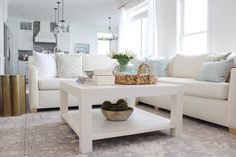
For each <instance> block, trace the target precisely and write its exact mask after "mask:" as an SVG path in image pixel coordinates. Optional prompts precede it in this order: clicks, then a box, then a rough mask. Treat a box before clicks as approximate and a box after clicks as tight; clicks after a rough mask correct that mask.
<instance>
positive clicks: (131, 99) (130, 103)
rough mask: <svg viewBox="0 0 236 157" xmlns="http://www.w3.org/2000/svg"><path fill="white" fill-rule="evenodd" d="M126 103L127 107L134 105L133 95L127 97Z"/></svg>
mask: <svg viewBox="0 0 236 157" xmlns="http://www.w3.org/2000/svg"><path fill="white" fill-rule="evenodd" d="M127 103H128V106H129V107H132V108H134V107H135V104H136V99H135V97H130V98H127Z"/></svg>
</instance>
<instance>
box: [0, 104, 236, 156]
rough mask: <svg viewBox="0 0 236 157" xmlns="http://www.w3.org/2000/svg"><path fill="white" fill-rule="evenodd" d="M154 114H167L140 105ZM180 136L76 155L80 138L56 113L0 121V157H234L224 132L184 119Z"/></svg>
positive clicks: (232, 139)
mask: <svg viewBox="0 0 236 157" xmlns="http://www.w3.org/2000/svg"><path fill="white" fill-rule="evenodd" d="M138 107H139V108H141V109H144V110H146V111H149V112H152V113H154V114H159V115H164V116H167V117H168V116H169V113H168V112H167V111H158V112H157V111H156V110H154V109H153V108H152V107H148V106H144V105H139V106H138ZM183 123H184V127H183V135H182V136H181V137H179V138H175V137H171V136H169V131H163V132H152V133H146V134H139V135H133V136H126V137H119V138H112V139H106V140H98V141H94V142H93V147H94V151H93V153H90V154H89V155H80V154H79V138H78V137H77V136H76V134H75V133H74V132H73V131H72V130H71V129H70V127H69V126H68V125H66V124H62V123H61V122H60V114H59V111H51V112H40V113H29V114H26V115H24V116H21V117H11V118H0V157H80V156H91V157H92V156H94V157H189V156H191V157H211V156H212V157H235V156H236V136H232V135H230V134H229V133H228V130H227V128H225V127H221V126H218V125H214V124H210V123H207V122H203V121H200V120H196V119H192V118H189V117H185V118H184V121H183Z"/></svg>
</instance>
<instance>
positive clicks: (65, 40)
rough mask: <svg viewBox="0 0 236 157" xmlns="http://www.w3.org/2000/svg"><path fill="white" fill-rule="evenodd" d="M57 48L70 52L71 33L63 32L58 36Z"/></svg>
mask: <svg viewBox="0 0 236 157" xmlns="http://www.w3.org/2000/svg"><path fill="white" fill-rule="evenodd" d="M57 46H58V47H59V48H60V50H62V51H70V33H69V32H62V33H59V34H58V37H57Z"/></svg>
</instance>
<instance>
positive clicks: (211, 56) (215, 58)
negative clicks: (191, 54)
mask: <svg viewBox="0 0 236 157" xmlns="http://www.w3.org/2000/svg"><path fill="white" fill-rule="evenodd" d="M230 54H231V53H217V54H209V55H208V56H207V59H206V60H205V62H218V61H223V60H226V59H227V57H228V56H229V55H230Z"/></svg>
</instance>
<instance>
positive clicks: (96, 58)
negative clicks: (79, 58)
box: [83, 54, 118, 71]
mask: <svg viewBox="0 0 236 157" xmlns="http://www.w3.org/2000/svg"><path fill="white" fill-rule="evenodd" d="M117 64H118V63H117V62H116V60H114V59H111V58H110V57H108V56H105V55H95V54H94V55H83V71H94V70H109V69H111V70H113V69H114V68H115V66H116V65H117Z"/></svg>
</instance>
